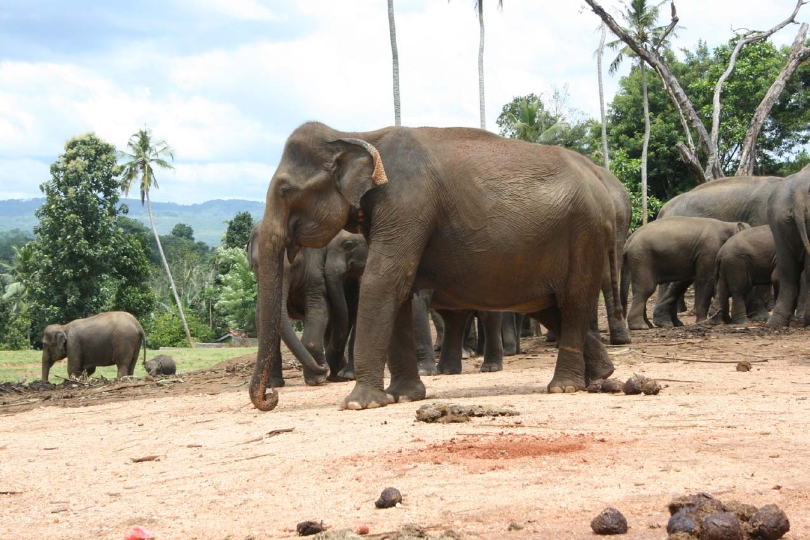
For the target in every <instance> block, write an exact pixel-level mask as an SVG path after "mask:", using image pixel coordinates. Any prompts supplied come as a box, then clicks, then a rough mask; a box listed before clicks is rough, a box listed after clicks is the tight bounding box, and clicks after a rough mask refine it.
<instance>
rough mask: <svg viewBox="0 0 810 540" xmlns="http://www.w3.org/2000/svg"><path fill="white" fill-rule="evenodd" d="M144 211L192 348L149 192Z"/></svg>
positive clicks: (192, 342) (191, 341)
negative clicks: (156, 224) (147, 215)
mask: <svg viewBox="0 0 810 540" xmlns="http://www.w3.org/2000/svg"><path fill="white" fill-rule="evenodd" d="M146 211H147V213H148V214H149V223H150V225H152V233H154V235H155V242H157V247H158V251H159V252H160V260H161V261H163V268H164V270H166V275H167V276H168V277H169V285H170V286H171V288H172V294H173V295H174V301H175V302H177V311H178V312H179V313H180V320H181V321H183V331H185V333H186V339H187V340H188V346H189V347H191V348H192V349H193V348H194V341H193V340H192V339H191V332H189V330H188V323H187V322H186V315H185V313H183V305H182V304H181V303H180V297H179V296H178V295H177V287H175V286H174V279H173V278H172V271H171V270H169V263H168V262H167V261H166V255H165V254H164V253H163V246H162V245H161V244H160V237H159V236H158V232H157V228H156V227H155V218H154V216H153V215H152V201H151V200H150V199H149V192H148V191H147V192H146Z"/></svg>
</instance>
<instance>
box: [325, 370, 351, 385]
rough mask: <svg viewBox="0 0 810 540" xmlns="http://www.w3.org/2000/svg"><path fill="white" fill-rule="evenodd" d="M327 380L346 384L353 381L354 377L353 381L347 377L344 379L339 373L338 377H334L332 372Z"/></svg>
mask: <svg viewBox="0 0 810 540" xmlns="http://www.w3.org/2000/svg"><path fill="white" fill-rule="evenodd" d="M326 380H327V381H329V382H346V381H353V380H354V377H352V378H351V379H347V378H346V377H342V376H341V375H340V372H338V374H337V375H332V372H331V371H330V372H329V376H328V377H326Z"/></svg>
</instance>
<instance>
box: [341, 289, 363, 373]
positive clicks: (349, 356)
mask: <svg viewBox="0 0 810 540" xmlns="http://www.w3.org/2000/svg"><path fill="white" fill-rule="evenodd" d="M347 291H348V292H347V300H348V303H349V305H348V309H349V343H348V345H347V352H346V365H345V366H343V367H342V368H341V370H340V371H339V372H338V377H340V378H341V379H345V380H349V381H353V380H354V377H355V375H354V338H355V331H356V330H357V307H358V304H359V303H360V291H359V290H358V288H357V287H354V288H353V289H348V288H347Z"/></svg>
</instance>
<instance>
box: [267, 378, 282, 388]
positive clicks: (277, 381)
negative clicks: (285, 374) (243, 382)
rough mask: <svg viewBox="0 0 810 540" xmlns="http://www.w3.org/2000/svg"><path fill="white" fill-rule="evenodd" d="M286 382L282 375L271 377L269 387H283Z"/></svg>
mask: <svg viewBox="0 0 810 540" xmlns="http://www.w3.org/2000/svg"><path fill="white" fill-rule="evenodd" d="M285 384H286V383H285V382H284V379H282V378H281V377H270V381H268V383H267V388H281V387H282V386H284V385H285Z"/></svg>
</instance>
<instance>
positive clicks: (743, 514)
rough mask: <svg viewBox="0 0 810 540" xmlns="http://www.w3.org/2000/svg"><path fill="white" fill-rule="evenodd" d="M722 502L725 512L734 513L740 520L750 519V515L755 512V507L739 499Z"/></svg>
mask: <svg viewBox="0 0 810 540" xmlns="http://www.w3.org/2000/svg"><path fill="white" fill-rule="evenodd" d="M724 504H725V507H726V512H731V513H732V514H734V515H736V516H737V518H738V519H739V520H740V521H745V522H749V521H751V517H752V516H753V515H754V514H755V513H756V512H757V507H756V506H754V505H753V504H745V503H741V502H739V501H730V502H727V503H724Z"/></svg>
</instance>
